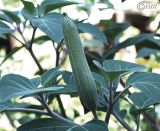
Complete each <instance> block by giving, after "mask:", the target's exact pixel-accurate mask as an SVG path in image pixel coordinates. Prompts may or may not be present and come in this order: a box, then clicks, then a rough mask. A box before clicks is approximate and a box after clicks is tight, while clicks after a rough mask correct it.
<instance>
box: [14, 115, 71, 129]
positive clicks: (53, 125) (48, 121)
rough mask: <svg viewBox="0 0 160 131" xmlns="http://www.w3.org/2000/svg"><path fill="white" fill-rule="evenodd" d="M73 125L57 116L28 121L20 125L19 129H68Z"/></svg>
mask: <svg viewBox="0 0 160 131" xmlns="http://www.w3.org/2000/svg"><path fill="white" fill-rule="evenodd" d="M72 126H73V125H70V124H68V123H66V122H63V121H60V120H59V119H56V118H54V119H53V118H43V119H37V120H33V121H31V122H28V123H26V124H24V125H22V126H20V127H18V129H17V131H28V130H29V131H35V130H36V131H44V130H47V131H66V130H67V129H69V128H71V127H72Z"/></svg>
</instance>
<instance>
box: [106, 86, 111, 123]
mask: <svg viewBox="0 0 160 131" xmlns="http://www.w3.org/2000/svg"><path fill="white" fill-rule="evenodd" d="M112 109H113V98H112V83H110V86H109V105H108V111H107V115H106V118H105V122H106V123H107V124H108V123H109V118H110V115H111V113H112Z"/></svg>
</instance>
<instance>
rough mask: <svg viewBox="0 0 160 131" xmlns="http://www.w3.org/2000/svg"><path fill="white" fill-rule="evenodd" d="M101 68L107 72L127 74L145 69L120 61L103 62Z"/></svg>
mask: <svg viewBox="0 0 160 131" xmlns="http://www.w3.org/2000/svg"><path fill="white" fill-rule="evenodd" d="M103 67H104V68H105V69H106V70H108V71H115V72H116V71H127V73H131V72H136V71H141V70H144V69H146V67H145V66H142V65H138V64H134V63H130V62H126V61H121V60H105V61H104V62H103Z"/></svg>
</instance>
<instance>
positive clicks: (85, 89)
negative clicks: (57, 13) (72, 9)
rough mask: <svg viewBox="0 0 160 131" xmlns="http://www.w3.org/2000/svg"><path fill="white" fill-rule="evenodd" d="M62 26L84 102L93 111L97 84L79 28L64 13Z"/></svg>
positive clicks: (95, 103)
mask: <svg viewBox="0 0 160 131" xmlns="http://www.w3.org/2000/svg"><path fill="white" fill-rule="evenodd" d="M62 28H63V34H64V40H65V43H66V47H67V50H68V54H69V58H70V63H71V66H72V71H73V74H74V76H75V81H76V85H77V88H78V91H79V95H80V99H81V101H82V103H83V104H84V105H85V106H86V107H87V108H88V109H89V110H91V111H93V112H94V111H95V110H96V105H97V91H96V84H95V81H94V78H93V76H92V73H91V71H90V68H89V66H88V63H87V60H86V57H85V54H84V50H83V48H82V44H81V41H80V38H79V34H78V31H77V28H76V26H75V24H74V23H73V21H72V20H71V19H70V18H69V17H68V16H67V14H64V15H63V18H62Z"/></svg>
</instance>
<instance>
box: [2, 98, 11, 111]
mask: <svg viewBox="0 0 160 131" xmlns="http://www.w3.org/2000/svg"><path fill="white" fill-rule="evenodd" d="M10 107H12V102H11V101H4V102H0V112H2V111H5V110H6V109H8V108H10Z"/></svg>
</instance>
